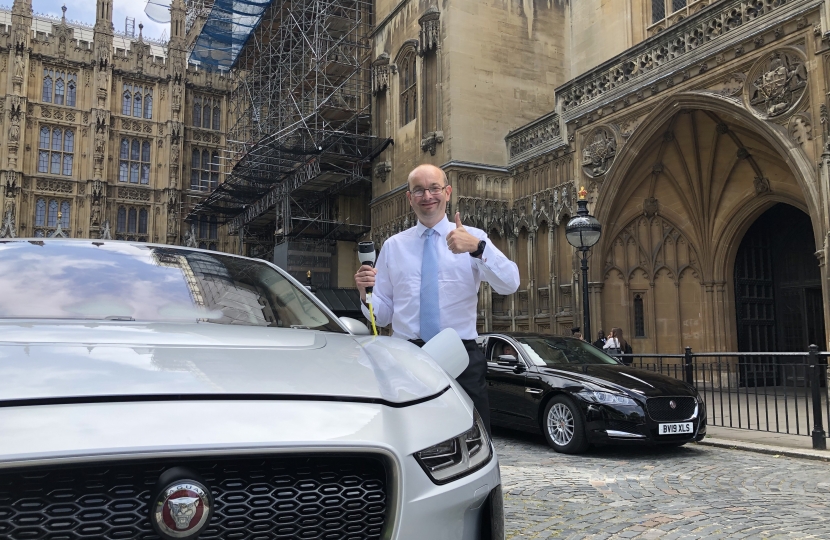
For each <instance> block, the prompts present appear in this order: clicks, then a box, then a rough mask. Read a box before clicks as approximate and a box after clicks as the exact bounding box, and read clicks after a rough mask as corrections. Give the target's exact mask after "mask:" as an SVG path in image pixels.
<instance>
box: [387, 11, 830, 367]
mask: <svg viewBox="0 0 830 540" xmlns="http://www.w3.org/2000/svg"><path fill="white" fill-rule="evenodd" d="M376 8H377V9H376V18H377V21H378V22H377V24H376V28H375V31H374V36H373V39H374V47H375V60H374V64H373V74H374V76H373V81H374V86H373V91H374V108H373V111H374V129H375V130H376V132H377V133H378V134H379V135H383V136H389V137H391V138H393V139H394V140H395V144H394V146H391V147H389V148H388V149H387V150H386V151H385V152H384V154H383V155H381V157H380V158H379V159H378V161H377V162H376V164H375V167H374V171H373V172H374V182H373V189H374V193H373V201H372V203H371V212H372V226H373V229H372V235H373V237H374V239H375V240H376V241H377V242H381V243H382V241H383V240H384V239H385V238H388V236H389V235H391V234H394V233H396V232H398V231H400V230H402V229H404V228H406V227H409V226H411V225H412V224H413V215H412V214H411V213H410V212H409V208H408V204H407V203H406V200H405V189H406V185H405V184H406V175H407V173H408V171H409V170H411V168H412V167H413V166H414V165H416V164H418V163H423V162H429V163H434V164H436V165H439V166H441V167H443V168H444V170H445V171H446V172H447V174H448V177H449V180H450V183H451V184H453V185H454V186H455V189H454V191H453V200H452V201H451V204H450V209H449V212H450V213H455V211H460V212H461V213H462V216H463V221H464V222H465V223H469V224H472V225H475V226H477V227H481V228H483V229H485V230H486V231H488V233H489V234H490V236H491V239H492V241H493V242H494V243H495V244H496V245H498V246H499V247H500V248H501V249H502V250H504V251H505V252H506V253H507V254H508V255H509V256H510V257H511V258H513V259H514V260H515V261H517V263H518V266H519V269H520V273H521V286H520V289H519V291H518V292H517V293H516V294H513V295H510V296H507V297H502V296H499V295H497V294H495V293H493V292H492V291H491V290H490V289H489V288H488V287H487V286H482V289H481V291H480V303H479V308H480V312H479V315H480V318H479V323H480V324H479V326H480V329H481V330H514V331H540V332H546V333H556V334H563V333H569V331H570V329H571V327H573V326H580V321H581V320H582V305H581V304H582V302H581V296H582V288H583V287H587V288H588V292H589V297H590V307H591V309H590V312H591V320H592V328H594V329H595V330H596V329H605V330H606V333H607V331H608V330H610V328H611V327H615V326H619V327H621V328H622V329H623V331H624V334H625V336H626V337H627V338H628V340H629V341H630V342H631V343H632V345H633V347H634V350H635V352H642V353H649V352H662V353H679V352H681V351H682V350H683V348H684V347H687V346H688V347H692V348H693V350H696V351H715V350H761V351H765V350H782V351H784V350H801V351H803V350H805V349H806V347H807V345H808V344H809V343H816V344H818V345H819V346H820V347H822V348H825V347H827V346H828V343H827V336H828V335H830V333H828V326H827V325H828V323H829V322H830V316H829V315H830V314H828V311H827V308H828V292H830V289H829V288H828V282H827V279H828V275H827V269H826V266H825V259H826V252H827V249H828V245H827V238H828V233H830V221H829V219H830V193H828V190H829V189H830V188H828V186H829V185H830V184H829V183H828V180H829V178H828V174H830V171H828V167H830V140H829V139H830V116H829V115H828V112H827V111H828V109H827V95H828V90H830V87H828V86H829V85H830V40H829V39H828V32H829V31H830V26H829V25H828V22H829V21H830V20H829V19H828V13H830V3H828V2H826V1H824V0H794V1H788V2H780V1H777V0H717V1H709V0H648V1H647V0H615V1H608V0H577V1H568V2H560V1H555V0H554V1H548V0H522V1H518V0H516V1H512V0H507V1H501V0H498V1H497V0H492V1H485V2H477V1H465V0H459V1H457V2H451V3H450V2H438V3H435V2H431V1H429V0H423V1H419V0H409V1H404V2H393V1H392V0H389V1H385V0H378V2H377V3H376ZM583 186H584V187H585V188H586V189H587V191H588V200H589V208H590V209H591V212H592V214H593V215H595V216H596V217H597V218H598V219H599V221H600V222H601V223H602V225H603V235H602V238H601V240H600V242H599V244H597V245H596V246H595V247H594V248H593V249H592V250H591V256H590V260H589V267H590V271H589V280H588V281H589V282H588V283H580V279H579V275H578V268H579V267H578V259H577V256H576V254H575V252H574V250H573V248H572V247H571V246H570V245H569V244H568V243H567V241H566V239H565V234H564V228H565V224H566V223H567V221H568V219H569V218H570V217H571V216H572V215H573V214H574V213H575V210H576V198H577V192H578V191H579V190H580V188H581V187H583ZM590 337H591V338H594V337H595V336H590Z"/></svg>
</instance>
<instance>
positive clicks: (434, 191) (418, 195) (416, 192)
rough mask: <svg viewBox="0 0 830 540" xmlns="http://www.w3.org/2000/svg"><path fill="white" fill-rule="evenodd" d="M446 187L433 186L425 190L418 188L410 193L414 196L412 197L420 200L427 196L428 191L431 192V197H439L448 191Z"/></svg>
mask: <svg viewBox="0 0 830 540" xmlns="http://www.w3.org/2000/svg"><path fill="white" fill-rule="evenodd" d="M446 187H447V186H432V187H431V188H429V189H424V188H419V187H418V188H415V189H412V190H410V191H409V192H410V193H411V194H412V197H414V198H415V199H420V198H422V197H423V196H424V195H425V194H426V192H427V191H429V194H430V195H439V194H440V193H441V192H442V191H444V189H446Z"/></svg>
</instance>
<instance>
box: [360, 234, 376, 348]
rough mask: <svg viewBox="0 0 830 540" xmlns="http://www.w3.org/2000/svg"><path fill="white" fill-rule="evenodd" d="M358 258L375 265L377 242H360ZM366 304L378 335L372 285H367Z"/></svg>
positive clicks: (366, 263) (373, 327)
mask: <svg viewBox="0 0 830 540" xmlns="http://www.w3.org/2000/svg"><path fill="white" fill-rule="evenodd" d="M357 258H358V259H359V260H360V264H363V265H366V266H371V267H372V268H374V267H375V243H374V242H358V244H357ZM366 305H367V306H368V307H369V320H370V321H371V322H372V334H373V335H375V336H376V335H378V328H377V326H375V310H374V309H373V308H372V287H366Z"/></svg>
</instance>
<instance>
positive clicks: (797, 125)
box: [787, 114, 813, 147]
mask: <svg viewBox="0 0 830 540" xmlns="http://www.w3.org/2000/svg"><path fill="white" fill-rule="evenodd" d="M787 132H788V133H789V135H790V139H792V141H793V142H794V143H796V144H798V145H799V146H802V147H803V146H804V143H805V142H807V141H812V140H813V126H812V125H811V124H810V121H809V120H808V119H807V116H805V115H803V114H796V115H794V116H793V117H792V118H790V123H789V126H788V129H787Z"/></svg>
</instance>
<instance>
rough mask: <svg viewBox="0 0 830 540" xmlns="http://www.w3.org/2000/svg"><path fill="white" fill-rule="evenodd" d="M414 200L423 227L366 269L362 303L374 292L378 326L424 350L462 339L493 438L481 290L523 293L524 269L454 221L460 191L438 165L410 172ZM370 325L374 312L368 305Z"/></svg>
mask: <svg viewBox="0 0 830 540" xmlns="http://www.w3.org/2000/svg"><path fill="white" fill-rule="evenodd" d="M408 184H409V190H408V191H407V192H406V198H407V200H408V201H409V205H410V206H411V207H412V211H413V212H415V215H416V216H417V217H418V223H417V225H415V226H414V227H411V228H409V229H407V230H405V231H402V232H399V233H398V234H396V235H394V236H392V237H391V238H389V239H388V240H387V241H386V242H385V243H384V244H383V249H381V250H380V254H379V255H378V259H377V264H376V265H375V267H374V268H372V267H371V266H368V265H364V266H361V267H360V269H358V271H357V273H356V274H355V276H354V278H355V284H356V285H357V288H358V291H359V292H360V299H361V301H363V302H364V304H365V302H366V287H374V292H373V297H374V303H373V305H374V311H375V321H376V322H377V325H378V326H386V325H388V324H390V323H391V324H392V335H393V336H394V337H399V338H402V339H408V340H409V341H411V342H412V343H414V344H415V345H418V346H419V347H420V346H423V345H424V342H426V341H429V340H430V339H432V338H433V337H434V336H435V335H436V334H438V333H439V332H441V331H442V330H444V329H447V328H452V329H454V330H455V331H456V332H458V335H459V336H460V337H461V340H462V341H463V342H464V347H465V348H466V349H467V353H468V355H469V359H470V363H469V365H468V366H467V369H466V370H464V372H463V373H461V375H459V376H458V377H457V378H456V380H457V381H458V383H459V384H460V385H461V387H462V388H463V389H464V391H466V392H467V394H468V395H469V396H470V399H472V401H473V405H475V408H476V410H477V411H478V414H479V416H480V417H481V420H482V422H483V423H484V425H485V427H486V429H487V432H488V433H489V432H490V404H489V400H488V396H487V380H486V379H485V376H486V374H487V360H486V359H485V358H484V353H483V352H481V349H479V347H478V345H477V344H476V341H475V339H476V337H478V332H476V316H477V312H476V306H477V304H478V288H479V285H480V283H481V282H482V281H487V282H488V283H489V284H490V286H491V287H492V288H493V290H494V291H496V292H497V293H499V294H502V295H508V294H513V293H514V292H516V290H517V289H518V288H519V268H518V267H517V266H516V263H514V262H513V261H511V260H510V259H508V258H507V257H505V256H504V254H503V253H502V252H501V251H499V249H498V248H497V247H496V246H494V245H493V243H492V242H490V239H489V238H488V237H487V233H485V232H484V231H482V230H480V229H476V228H474V227H465V226H464V225H462V224H461V216H460V214H458V213H457V212H456V214H455V220H454V222H450V221H449V220H448V219H447V201H449V200H450V196H451V195H452V186H450V185H447V176H446V175H445V174H444V171H442V170H441V169H440V168H438V167H435V166H434V165H420V166H418V167H416V168H415V169H413V171H412V172H411V173H409V178H408ZM362 309H363V314H364V315H365V316H366V317H367V318H368V317H369V310H368V309H367V308H366V306H365V305H364V306H362Z"/></svg>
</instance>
